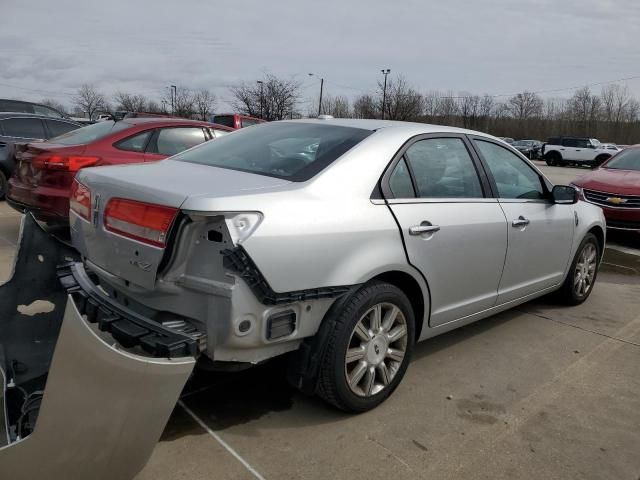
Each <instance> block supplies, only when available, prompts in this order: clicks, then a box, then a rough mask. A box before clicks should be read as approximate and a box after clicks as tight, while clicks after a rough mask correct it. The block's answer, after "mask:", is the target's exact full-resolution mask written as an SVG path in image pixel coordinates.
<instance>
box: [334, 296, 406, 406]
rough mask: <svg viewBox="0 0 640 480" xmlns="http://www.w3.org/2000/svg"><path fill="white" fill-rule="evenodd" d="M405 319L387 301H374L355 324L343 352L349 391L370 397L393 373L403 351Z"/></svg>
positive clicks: (379, 390)
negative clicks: (375, 302) (345, 350)
mask: <svg viewBox="0 0 640 480" xmlns="http://www.w3.org/2000/svg"><path fill="white" fill-rule="evenodd" d="M407 338H408V330H407V320H406V318H405V316H404V314H403V313H402V310H400V308H398V307H397V306H395V305H393V304H391V303H378V304H376V305H374V306H373V307H371V308H370V309H369V310H367V311H366V312H365V314H364V315H362V317H360V320H358V323H356V325H355V327H354V329H353V332H352V333H351V339H350V340H349V347H348V349H347V353H346V355H345V367H344V373H345V376H346V380H347V384H348V385H349V388H350V389H351V391H352V392H353V393H354V394H356V395H358V396H360V397H370V396H372V395H375V394H377V393H379V392H381V391H382V390H383V389H384V388H386V387H387V386H388V385H389V384H390V383H391V382H392V380H393V378H394V377H395V376H396V374H397V373H398V371H399V370H400V367H401V366H402V362H403V361H404V357H405V354H406V352H407Z"/></svg>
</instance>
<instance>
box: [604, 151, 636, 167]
mask: <svg viewBox="0 0 640 480" xmlns="http://www.w3.org/2000/svg"><path fill="white" fill-rule="evenodd" d="M604 167H605V168H614V169H619V170H636V171H640V149H638V148H633V149H630V150H623V151H621V152H620V153H618V154H617V155H616V156H615V157H613V158H612V159H611V160H609V161H608V162H607V163H606V164H605V165H604Z"/></svg>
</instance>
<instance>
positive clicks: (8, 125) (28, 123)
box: [2, 118, 46, 139]
mask: <svg viewBox="0 0 640 480" xmlns="http://www.w3.org/2000/svg"><path fill="white" fill-rule="evenodd" d="M2 131H3V132H4V134H5V135H6V136H7V137H16V138H38V139H40V138H46V135H45V133H44V125H43V124H42V120H40V119H39V118H8V119H7V120H3V121H2Z"/></svg>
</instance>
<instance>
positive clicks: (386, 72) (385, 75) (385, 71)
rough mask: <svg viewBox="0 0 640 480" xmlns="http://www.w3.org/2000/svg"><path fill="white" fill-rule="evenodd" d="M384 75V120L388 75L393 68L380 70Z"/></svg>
mask: <svg viewBox="0 0 640 480" xmlns="http://www.w3.org/2000/svg"><path fill="white" fill-rule="evenodd" d="M380 71H381V72H382V74H383V75H384V88H383V89H382V120H384V107H385V105H386V103H387V75H389V74H390V73H391V69H390V68H387V69H386V70H385V69H384V68H383V69H382V70H380Z"/></svg>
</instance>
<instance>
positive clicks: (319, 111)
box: [309, 73, 324, 116]
mask: <svg viewBox="0 0 640 480" xmlns="http://www.w3.org/2000/svg"><path fill="white" fill-rule="evenodd" d="M309 76H310V77H316V78H317V77H318V76H317V75H314V74H313V73H310V74H309ZM323 87H324V78H322V77H320V101H319V102H318V116H320V114H321V113H322V88H323Z"/></svg>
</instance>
